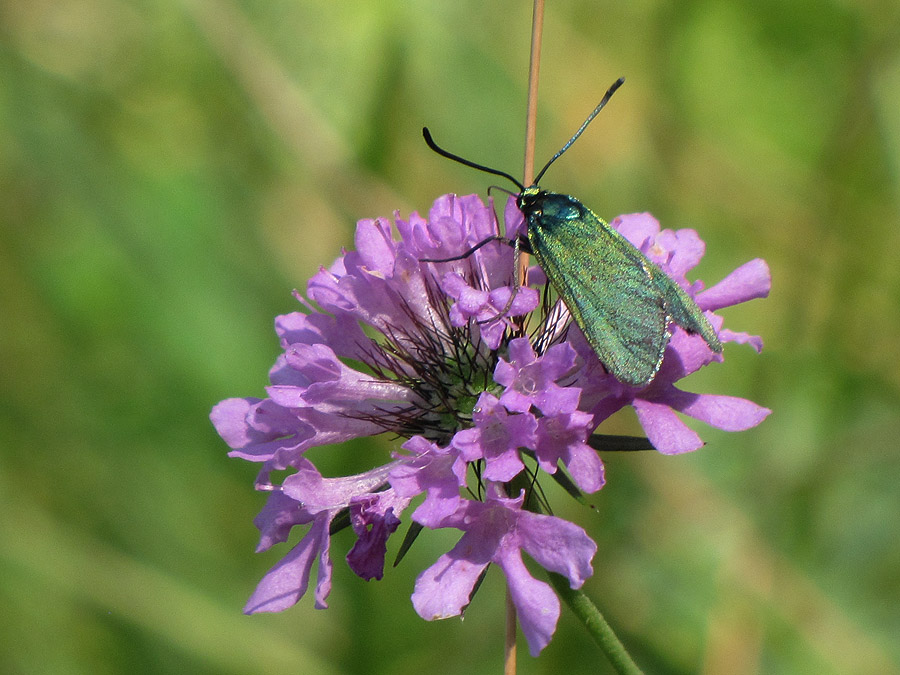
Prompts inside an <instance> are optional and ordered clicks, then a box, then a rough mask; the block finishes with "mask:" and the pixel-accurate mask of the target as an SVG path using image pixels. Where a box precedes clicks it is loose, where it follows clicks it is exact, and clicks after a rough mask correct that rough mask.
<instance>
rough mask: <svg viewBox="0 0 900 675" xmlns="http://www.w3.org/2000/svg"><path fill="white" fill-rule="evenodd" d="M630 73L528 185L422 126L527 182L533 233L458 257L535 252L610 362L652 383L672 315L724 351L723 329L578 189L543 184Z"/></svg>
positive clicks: (521, 197)
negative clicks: (504, 247) (575, 192)
mask: <svg viewBox="0 0 900 675" xmlns="http://www.w3.org/2000/svg"><path fill="white" fill-rule="evenodd" d="M624 81H625V78H619V79H618V80H616V82H614V83H613V85H612V86H611V87H610V88H609V90H608V91H607V92H606V94H605V95H604V96H603V98H602V99H601V101H600V103H599V104H598V105H597V107H596V108H595V109H594V111H593V112H592V113H591V114H590V115H589V116H588V118H587V119H586V120H585V121H584V124H582V125H581V127H580V128H579V129H578V131H576V132H575V134H574V135H573V136H572V138H570V139H569V141H568V142H567V143H566V144H565V145H564V146H563V147H562V148H561V149H560V150H559V152H557V153H556V154H555V155H554V156H553V157H552V158H551V159H550V161H549V162H547V164H545V165H544V168H543V169H541V170H540V172H539V173H538V174H537V176H536V177H535V179H534V182H533V183H532V184H531V185H530V186H528V187H525V186H524V185H523V184H522V183H521V182H519V181H518V180H516V179H515V178H514V177H513V176H511V175H510V174H508V173H506V172H504V171H498V170H497V169H491V168H489V167H486V166H483V165H481V164H475V163H474V162H471V161H469V160H467V159H463V158H462V157H459V156H458V155H454V154H452V153H450V152H447V151H446V150H444V149H443V148H440V147H439V146H438V145H437V144H436V143H435V142H434V140H433V139H432V137H431V133H430V132H429V131H428V129H427V128H425V129H422V133H423V135H424V137H425V142H426V143H427V144H428V146H429V147H430V148H431V149H432V150H434V151H435V152H437V153H438V154H439V155H442V156H444V157H447V158H448V159H452V160H453V161H455V162H459V163H460V164H464V165H466V166H469V167H472V168H475V169H478V170H479V171H485V172H487V173H491V174H494V175H497V176H502V177H504V178H506V179H508V180H510V181H512V183H513V184H514V185H516V187H518V188H519V193H518V194H517V195H516V206H518V208H519V210H520V211H521V212H522V215H523V216H524V218H525V222H526V224H527V239H525V240H517V241H515V242H509V241H508V240H506V239H504V238H502V237H491V238H489V239H486V240H485V241H482V242H480V243H478V244H476V246H474V247H473V248H472V249H470V250H469V251H467V252H466V253H464V254H463V255H462V256H458V257H459V258H462V257H466V256H468V255H471V254H472V253H473V252H474V251H475V250H477V249H478V248H481V246H483V245H485V244H487V243H488V242H490V241H496V240H501V241H506V242H507V243H512V244H514V245H515V246H516V248H517V249H518V250H522V251H525V252H526V253H531V254H533V255H534V257H535V258H537V261H538V264H539V265H540V266H541V268H542V269H543V270H544V273H545V274H546V275H547V278H548V279H549V280H550V283H551V284H552V285H553V287H554V288H555V289H556V291H557V293H559V296H560V297H561V298H562V300H563V302H564V303H565V304H566V307H567V308H568V309H569V313H570V314H571V315H572V318H574V319H575V323H577V324H578V327H579V328H581V330H582V332H583V333H584V336H585V338H587V341H588V343H590V345H591V347H592V348H593V349H594V352H596V354H597V357H598V358H599V359H600V361H601V363H603V365H604V367H606V369H607V370H608V371H609V372H611V373H612V374H613V375H614V376H615V378H616V379H617V380H619V381H620V382H622V383H623V384H627V385H631V386H635V387H644V386H646V385H648V384H650V383H651V382H652V381H653V378H654V377H655V376H656V373H657V371H658V370H659V367H660V365H661V364H662V360H663V356H664V354H665V351H666V345H667V344H668V343H669V338H670V337H671V332H670V331H669V324H670V323H675V324H677V325H678V326H681V327H682V328H683V329H684V330H686V331H687V332H688V333H693V334H699V335H700V336H701V337H703V339H704V340H705V341H706V344H707V345H709V348H710V349H711V350H713V351H714V352H717V353H718V352H721V351H722V344H721V343H720V342H719V338H718V337H717V335H716V332H715V330H714V329H713V327H712V325H711V324H710V323H709V320H708V319H707V318H706V316H705V315H704V313H703V310H701V309H700V308H699V307H698V306H697V303H695V302H694V300H693V299H692V298H691V297H690V296H689V295H688V294H687V293H686V292H685V291H684V290H683V289H682V288H681V286H679V285H678V284H677V283H676V282H675V281H673V280H672V279H671V278H670V277H669V276H668V275H667V274H666V273H665V272H663V270H662V269H660V267H659V266H658V265H656V264H655V263H653V262H651V261H650V260H649V259H648V258H647V256H645V255H644V254H643V253H641V251H640V250H638V249H637V248H635V247H634V246H633V245H632V244H631V242H629V241H628V240H627V239H626V238H625V237H623V236H622V235H621V234H619V233H618V232H617V231H616V230H614V229H613V228H612V227H610V226H609V225H608V224H607V223H606V222H605V221H604V220H602V219H601V218H599V217H598V216H597V215H596V214H595V213H594V212H593V211H591V210H590V209H589V208H587V207H586V206H585V205H584V204H582V203H581V202H580V201H578V200H577V199H575V197H572V196H570V195H564V194H559V193H556V192H549V191H548V190H544V189H542V188H541V187H539V186H538V182H539V181H540V180H541V178H543V176H544V173H546V171H547V169H549V168H550V165H551V164H553V162H555V161H556V160H557V159H558V158H559V157H560V156H561V155H562V154H563V153H564V152H565V151H566V150H568V149H569V147H570V146H571V145H572V143H574V142H575V140H576V139H577V138H578V137H579V136H580V135H581V134H582V132H583V131H584V130H585V129H586V128H587V126H588V124H590V122H591V120H593V119H594V117H596V116H597V113H599V112H600V110H602V109H603V107H604V106H605V105H606V103H607V102H608V101H609V99H610V98H611V97H612V95H613V94H614V93H615V91H616V90H617V89H618V88H619V87H620V86H622V84H623V83H624ZM454 259H456V258H448V259H445V260H454ZM426 262H428V261H426ZM430 262H444V261H441V260H432V261H430Z"/></svg>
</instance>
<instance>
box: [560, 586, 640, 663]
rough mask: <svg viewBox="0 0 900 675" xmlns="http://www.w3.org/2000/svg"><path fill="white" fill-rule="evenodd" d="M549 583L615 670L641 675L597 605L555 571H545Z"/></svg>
mask: <svg viewBox="0 0 900 675" xmlns="http://www.w3.org/2000/svg"><path fill="white" fill-rule="evenodd" d="M547 576H548V577H550V583H551V584H553V587H554V588H555V589H556V592H557V593H558V594H559V596H560V597H561V598H562V599H563V600H565V602H566V604H567V605H568V606H569V607H570V608H571V610H572V611H573V612H574V613H575V616H577V617H578V619H579V620H580V621H581V623H583V624H584V627H585V628H587V631H588V633H589V634H590V636H591V637H592V638H594V642H596V643H597V644H598V645H599V646H600V649H602V650H603V653H604V654H606V658H608V659H609V661H610V663H612V665H613V667H614V668H615V669H616V672H618V673H620V674H621V675H642V671H641V669H640V668H638V667H637V664H636V663H635V662H634V661H633V660H632V659H631V655H630V654H629V653H628V652H627V651H626V650H625V645H623V644H622V642H621V641H620V640H619V638H618V637H616V634H615V632H613V629H612V626H610V625H609V624H608V623H607V622H606V619H604V618H603V615H602V614H601V613H600V610H599V609H597V606H596V605H595V604H594V603H593V602H591V599H590V598H589V597H588V596H586V595H585V594H584V593H582V592H581V590H574V589H572V588H571V587H570V586H569V580H568V579H566V578H565V577H564V576H561V575H559V574H556V573H555V572H547Z"/></svg>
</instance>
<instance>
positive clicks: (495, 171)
mask: <svg viewBox="0 0 900 675" xmlns="http://www.w3.org/2000/svg"><path fill="white" fill-rule="evenodd" d="M422 136H424V137H425V142H426V143H427V144H428V147H429V148H431V149H432V150H434V151H435V152H436V153H437V154H439V155H441V156H442V157H446V158H447V159H452V160H453V161H454V162H459V163H460V164H464V165H465V166H469V167H472V168H473V169H478V170H479V171H484V172H485V173H492V174H494V175H495V176H502V177H503V178H506V179H507V180H509V181H512V183H513V185H515V186H516V187H517V188H519V190H520V191H521V190H524V189H525V186H524V185H522V183H520V182H519V181H518V180H516V179H515V178H513V177H512V176H511V175H509V174H508V173H506V172H505V171H500V170H499V169H492V168H490V167H489V166H484V165H483V164H476V163H475V162H472V161H470V160H468V159H464V158H462V157H460V156H459V155H454V154H453V153H452V152H448V151H447V150H444V149H443V148H442V147H441V146H439V145H438V144H437V143H435V142H434V139H433V138H432V137H431V132H430V131H428V127H422Z"/></svg>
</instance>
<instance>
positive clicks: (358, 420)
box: [211, 195, 769, 654]
mask: <svg viewBox="0 0 900 675" xmlns="http://www.w3.org/2000/svg"><path fill="white" fill-rule="evenodd" d="M506 220H507V223H506V224H507V232H521V228H522V227H523V223H522V216H521V213H519V211H518V210H517V209H516V208H515V204H514V201H513V200H510V201H509V202H508V203H507V207H506ZM612 225H613V227H615V228H616V229H618V230H619V231H620V232H622V233H623V234H624V235H625V236H626V237H627V238H628V239H629V240H630V241H631V242H632V243H633V244H634V245H635V246H636V247H638V248H640V249H641V250H642V251H643V252H644V253H645V254H646V255H647V256H648V257H650V258H651V259H652V260H653V261H654V262H656V263H657V264H658V265H660V266H661V267H662V269H663V270H664V271H665V272H666V273H667V274H669V275H670V276H672V278H673V279H674V280H675V281H676V282H677V283H679V284H681V285H682V287H683V288H684V289H685V290H686V291H687V292H688V293H689V294H690V295H692V296H693V297H695V298H696V301H697V303H698V304H699V305H700V307H701V308H702V309H704V310H706V311H707V312H708V316H709V318H710V321H711V322H712V323H713V325H714V326H715V327H716V328H717V330H718V332H719V337H720V339H721V340H722V341H729V340H730V341H734V342H738V343H749V344H751V345H752V346H754V347H756V348H757V349H760V348H761V346H762V345H761V341H760V340H759V338H757V337H753V336H749V335H747V334H745V333H739V332H731V331H728V330H727V329H724V328H722V321H721V319H720V318H719V317H717V316H715V315H713V314H711V312H713V311H714V310H717V309H719V308H722V307H725V306H728V305H732V304H736V303H738V302H743V301H744V300H748V299H751V298H754V297H762V296H764V295H766V293H767V292H768V287H769V279H768V270H767V268H766V266H765V263H763V262H762V261H753V262H751V263H747V264H746V265H744V266H743V267H741V268H739V269H738V270H737V271H735V272H734V273H733V274H731V275H729V276H728V277H726V279H724V280H723V281H722V282H720V283H719V284H716V285H715V286H713V287H711V288H709V289H707V290H703V286H702V284H700V283H699V282H695V283H694V284H689V283H688V282H687V280H686V278H685V273H686V272H688V271H689V270H690V269H691V268H693V267H694V266H695V265H696V263H697V262H698V261H699V258H700V257H701V256H702V253H703V242H702V241H700V239H699V238H698V237H697V235H696V233H695V232H693V231H692V230H680V231H677V232H672V231H669V230H662V231H660V229H659V224H658V223H657V222H656V221H655V220H653V219H652V217H650V216H648V215H646V214H637V215H631V216H622V217H620V218H617V219H616V220H615V221H613V223H612ZM395 228H396V232H397V234H398V235H399V236H395V234H394V229H395ZM497 233H498V226H497V221H496V218H495V216H494V212H493V209H492V208H489V207H486V206H485V205H484V203H483V202H482V201H481V200H480V199H479V198H478V197H477V196H474V195H472V196H467V197H456V196H454V195H445V196H443V197H441V198H439V199H438V200H437V201H436V202H435V203H434V206H433V207H432V209H431V211H430V213H429V216H428V218H427V219H425V218H422V217H421V216H419V215H418V214H415V213H414V214H412V215H411V216H410V217H409V218H408V219H406V220H403V219H401V218H400V217H399V216H397V215H395V217H394V221H393V223H391V222H390V221H388V220H387V219H377V220H363V221H360V223H359V224H358V226H357V231H356V247H355V249H354V250H352V251H348V252H346V253H344V254H343V255H342V256H341V257H340V258H338V259H337V260H336V261H335V262H334V263H333V264H332V265H331V267H329V268H327V269H325V268H322V269H320V270H319V272H318V273H317V274H315V275H314V276H313V277H312V279H310V281H309V284H308V286H307V293H306V297H303V296H301V295H299V294H297V299H298V300H299V302H300V303H301V304H302V305H303V308H304V311H302V312H294V313H291V314H287V315H285V316H281V317H278V319H277V320H276V322H275V329H276V333H277V334H278V336H279V338H280V340H281V346H282V348H283V353H282V354H281V355H280V356H279V357H278V359H277V360H276V362H275V365H274V366H273V367H272V369H271V371H270V373H269V379H270V386H269V387H268V388H267V389H266V394H267V398H264V399H257V398H241V399H228V400H226V401H222V402H221V403H219V404H218V405H217V406H215V408H214V409H213V411H212V414H211V419H212V421H213V424H214V425H215V427H216V429H217V431H218V432H219V434H220V435H221V436H222V438H223V439H224V440H225V441H226V442H227V443H228V445H229V446H230V447H231V448H232V450H231V453H230V454H231V455H232V456H235V457H241V458H243V459H247V460H250V461H255V462H259V463H260V464H261V468H260V472H259V476H258V478H257V488H258V489H260V490H265V491H269V492H270V496H269V501H268V503H267V504H266V506H265V508H264V509H263V511H262V513H260V515H259V517H258V518H257V521H256V524H257V526H258V527H259V529H260V532H261V534H262V537H261V540H260V544H259V549H260V550H263V549H267V548H269V547H270V546H272V545H274V544H276V543H282V542H284V541H286V540H287V538H288V535H289V533H290V531H291V529H292V528H293V527H294V526H305V527H307V528H308V529H307V531H306V533H305V536H303V537H302V539H301V540H300V542H299V543H298V544H297V545H296V546H295V547H294V548H293V549H292V550H291V552H290V553H288V554H287V556H286V557H285V558H284V559H283V560H282V561H281V562H279V563H278V564H277V565H276V566H275V567H274V568H273V569H272V570H270V571H269V572H268V573H267V574H266V576H265V577H264V578H263V580H262V581H261V582H260V584H259V586H258V587H257V589H256V591H255V592H254V594H253V596H252V597H251V598H250V601H249V602H248V604H247V607H246V611H247V612H248V613H252V612H260V611H279V610H282V609H285V608H286V607H288V606H290V605H292V604H294V603H295V602H297V600H299V598H300V597H301V596H302V595H303V594H304V593H305V592H306V590H307V587H308V584H309V579H310V576H311V570H312V566H313V563H314V562H316V561H318V579H317V584H316V590H315V603H316V607H320V608H324V607H325V606H326V598H327V596H328V593H329V591H330V587H331V564H332V563H331V558H330V532H331V530H332V529H333V528H334V527H335V523H336V522H337V521H336V519H337V518H338V516H340V515H342V514H346V516H347V520H346V522H348V523H349V524H350V525H351V526H352V528H353V530H354V532H355V533H356V535H357V541H356V544H355V545H354V546H353V547H352V549H351V550H350V551H349V553H348V554H347V562H348V564H349V566H350V568H351V569H352V570H353V571H354V572H356V573H357V574H358V575H359V576H360V577H362V578H364V579H373V578H375V579H379V578H381V576H382V574H383V569H384V560H385V553H386V545H387V540H388V539H389V537H390V535H391V534H392V533H393V532H394V531H396V530H397V528H398V526H399V525H400V522H401V520H402V518H403V514H404V512H405V510H406V508H407V507H408V506H409V505H410V503H411V502H412V500H414V499H417V500H418V505H417V506H416V508H415V509H414V510H413V511H412V513H411V515H410V516H409V517H410V518H411V519H412V520H413V521H415V522H416V523H418V525H420V526H422V527H425V528H430V529H436V528H456V529H458V530H460V531H461V532H462V533H463V534H462V537H461V539H460V540H459V543H458V544H457V545H456V546H455V547H454V548H453V549H452V550H451V551H449V552H448V553H447V554H445V555H444V556H441V558H440V559H439V560H438V561H437V562H436V563H435V564H434V565H433V566H432V567H430V568H429V569H428V570H426V571H425V572H423V573H422V574H421V575H420V576H419V579H418V581H417V582H416V588H415V592H414V593H413V604H414V606H415V608H416V610H417V611H418V612H419V614H420V615H421V616H422V617H423V618H425V619H429V620H430V619H435V618H443V617H446V616H454V615H458V614H459V613H460V612H461V611H462V610H463V608H464V607H465V606H466V605H467V604H468V602H469V600H470V599H471V597H470V596H471V593H472V591H473V588H474V587H475V581H476V580H477V578H478V576H479V575H480V574H481V573H482V572H483V570H484V569H485V567H486V566H487V565H489V564H490V563H495V564H496V565H497V566H498V567H499V568H500V569H501V570H502V571H503V572H504V574H505V575H506V579H507V583H508V586H509V589H510V593H511V597H512V598H513V601H514V602H515V604H516V607H517V610H518V614H519V617H520V621H521V623H522V626H523V630H524V633H525V635H526V637H527V639H528V642H529V646H530V648H531V651H532V653H533V654H536V653H538V652H539V651H540V650H541V649H542V648H543V647H544V646H545V645H546V644H547V643H548V642H549V640H550V637H551V636H552V634H553V631H554V629H555V626H556V621H557V617H558V615H559V602H558V600H557V599H556V596H555V595H554V594H553V592H552V590H551V589H550V587H549V586H547V585H546V584H545V583H543V582H541V581H538V580H536V579H534V578H532V577H531V575H530V574H529V573H528V572H527V571H526V569H525V567H524V565H523V563H522V558H521V551H525V552H526V553H528V555H529V556H531V557H532V558H533V559H534V560H535V561H536V562H538V563H539V564H540V565H542V566H544V567H545V568H547V569H549V570H553V571H556V572H559V573H560V574H563V575H565V576H567V577H568V578H569V581H570V583H571V585H572V586H573V588H577V587H579V586H580V585H581V584H582V583H583V582H584V580H585V579H586V578H587V577H588V576H590V574H591V560H592V558H593V555H594V553H595V551H596V546H595V545H594V543H593V542H592V541H591V540H590V539H589V538H588V536H587V534H586V533H585V532H584V531H583V530H582V529H581V528H579V527H577V526H576V525H573V524H572V523H568V522H566V521H564V520H561V519H559V518H555V517H552V516H548V515H541V514H538V513H533V512H531V511H527V510H524V509H523V496H522V494H520V489H519V487H515V488H514V487H513V485H517V486H518V485H519V484H520V483H523V484H525V485H531V484H532V483H533V482H534V481H537V480H538V477H539V474H540V472H544V473H548V474H556V473H557V472H559V471H560V470H564V471H565V472H567V474H568V476H569V477H570V478H571V481H572V482H573V483H574V484H575V485H576V486H577V487H578V488H579V489H581V490H582V491H585V492H594V491H596V490H598V489H600V487H602V486H603V484H604V480H605V478H604V470H603V464H602V462H601V461H600V459H599V457H598V456H597V453H596V452H595V451H594V450H593V449H592V448H591V446H590V444H589V443H588V441H589V438H590V436H591V434H593V433H594V431H595V430H596V428H597V426H598V425H599V424H600V423H601V422H602V421H603V420H604V419H606V417H608V416H609V415H610V414H612V413H613V412H615V411H616V410H618V409H620V408H622V407H624V406H632V407H633V408H634V409H635V410H636V411H637V414H638V418H639V420H640V421H641V423H642V424H643V426H644V429H645V430H646V432H647V435H648V437H649V438H650V440H651V441H652V442H653V444H654V446H655V447H656V448H657V449H658V450H659V451H660V452H664V453H677V452H684V451H687V450H692V449H695V448H697V447H699V446H700V445H701V443H702V442H701V441H700V439H699V437H697V436H696V434H695V433H694V432H692V431H690V430H689V429H687V427H685V426H684V424H683V423H682V422H681V421H680V419H679V418H678V416H677V415H676V412H680V413H684V414H687V415H689V416H693V417H696V418H698V419H701V420H704V421H706V422H708V423H710V424H712V425H714V426H718V427H720V428H723V429H729V430H739V429H746V428H748V427H751V426H753V425H755V424H758V423H759V422H760V421H761V420H762V419H763V418H764V417H765V416H766V414H768V411H767V410H766V409H764V408H761V407H759V406H757V405H755V404H753V403H751V402H749V401H745V400H743V399H736V398H732V397H727V396H718V395H704V394H690V393H687V392H685V391H682V390H680V389H678V388H676V387H675V382H676V381H677V380H679V379H681V378H683V377H684V376H686V375H688V374H690V373H692V372H694V371H696V370H698V369H699V368H701V367H702V366H704V365H707V364H709V363H712V362H716V361H720V360H721V357H720V356H719V355H716V354H714V353H713V352H711V351H710V350H709V348H708V347H707V345H706V343H705V342H704V341H703V339H702V338H699V337H698V336H693V335H689V334H687V333H685V332H684V331H683V330H682V329H680V328H678V327H674V329H673V335H672V338H671V341H670V342H669V346H668V348H667V351H666V355H665V359H664V361H663V364H662V367H661V368H660V370H659V372H658V374H657V376H656V377H655V379H654V380H653V381H652V382H651V383H650V384H649V385H648V386H647V387H644V388H641V389H635V388H634V387H628V386H625V385H623V384H621V383H619V382H617V381H616V380H615V378H614V377H613V376H612V375H611V374H609V373H608V372H607V370H606V369H605V368H604V367H603V364H601V363H600V362H599V360H598V359H597V356H596V355H595V354H594V352H593V350H592V349H591V348H590V346H589V345H588V344H587V342H586V341H585V339H584V337H583V336H582V335H581V333H580V331H579V330H578V328H577V327H576V326H575V325H574V324H572V323H571V321H570V320H569V315H568V312H567V310H566V308H565V306H564V305H562V304H561V302H558V301H557V302H550V301H549V300H548V298H549V297H550V296H548V294H546V293H543V294H542V293H541V292H540V290H539V289H540V287H542V286H545V285H546V278H545V277H544V276H543V274H542V273H541V271H540V270H539V269H536V268H535V269H532V270H531V271H530V272H529V280H530V284H529V285H528V286H523V287H519V286H518V284H517V281H516V279H515V274H516V271H515V270H516V265H515V260H514V252H513V250H512V248H511V247H509V246H507V245H506V244H505V243H503V242H501V241H497V242H492V243H489V244H487V245H484V246H481V247H480V248H478V249H477V250H476V251H475V252H474V253H471V254H469V255H464V254H466V252H467V251H471V250H472V249H473V248H474V247H476V245H477V244H479V243H482V242H484V240H485V239H488V238H490V237H496V236H497ZM438 260H443V262H436V261H438ZM542 297H543V298H544V300H543V302H541V298H542ZM382 433H388V434H392V435H393V436H394V437H399V438H401V439H405V441H404V442H403V443H402V447H401V448H400V449H399V450H398V451H396V452H394V453H393V456H392V457H391V458H386V459H387V461H386V462H385V463H384V464H382V465H380V466H377V467H375V468H373V469H371V470H370V471H367V472H365V473H362V474H357V475H353V476H345V477H337V478H325V477H323V476H321V475H320V474H319V472H318V470H317V469H316V468H315V466H314V464H313V463H312V461H311V460H310V458H309V456H308V452H309V451H310V450H311V449H312V448H317V447H321V446H327V445H332V444H335V443H341V442H343V441H346V440H349V439H352V438H358V437H362V436H375V435H379V434H382ZM275 471H278V472H283V471H287V475H286V476H285V477H284V478H283V479H282V480H281V482H280V483H277V482H276V481H273V478H272V475H273V472H275ZM522 479H526V480H524V481H523V480H522ZM516 481H519V483H517V482H516ZM524 503H527V502H524Z"/></svg>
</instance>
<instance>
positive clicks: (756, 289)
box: [696, 258, 772, 310]
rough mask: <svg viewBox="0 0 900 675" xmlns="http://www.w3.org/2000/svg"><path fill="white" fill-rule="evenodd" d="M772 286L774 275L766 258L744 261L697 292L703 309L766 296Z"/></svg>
mask: <svg viewBox="0 0 900 675" xmlns="http://www.w3.org/2000/svg"><path fill="white" fill-rule="evenodd" d="M771 287H772V275H771V273H770V272H769V266H768V265H767V264H766V261H765V260H762V259H761V258H756V259H755V260H751V261H750V262H747V263H744V264H743V265H741V266H740V267H738V268H737V269H736V270H735V271H734V272H732V273H731V274H729V275H728V276H727V277H725V278H724V279H722V281H720V282H719V283H717V284H715V285H714V286H711V287H710V288H707V289H706V290H705V291H703V292H701V293H698V294H697V298H696V300H697V304H698V305H699V306H700V307H701V308H702V309H709V310H716V309H721V308H722V307H731V306H733V305H737V304H739V303H741V302H747V301H748V300H753V299H755V298H765V297H766V296H768V295H769V289H770V288H771Z"/></svg>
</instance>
